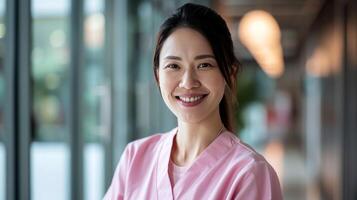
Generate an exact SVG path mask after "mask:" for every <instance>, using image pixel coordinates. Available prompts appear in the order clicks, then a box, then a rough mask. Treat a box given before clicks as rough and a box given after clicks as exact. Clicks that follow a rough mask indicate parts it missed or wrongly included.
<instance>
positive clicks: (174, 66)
mask: <svg viewBox="0 0 357 200" xmlns="http://www.w3.org/2000/svg"><path fill="white" fill-rule="evenodd" d="M179 68H180V67H179V66H178V65H177V64H168V65H166V66H165V67H164V69H179Z"/></svg>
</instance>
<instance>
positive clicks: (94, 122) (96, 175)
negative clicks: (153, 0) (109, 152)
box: [80, 0, 110, 200]
mask: <svg viewBox="0 0 357 200" xmlns="http://www.w3.org/2000/svg"><path fill="white" fill-rule="evenodd" d="M84 15H85V17H84V33H83V34H84V48H85V53H84V68H83V72H82V73H80V74H82V75H83V77H82V80H83V81H84V83H83V85H84V91H83V97H84V98H83V99H82V105H83V108H84V109H83V116H82V119H83V122H82V126H81V128H82V133H83V134H84V136H83V138H84V140H85V144H84V155H83V156H84V165H83V166H84V173H85V174H84V180H83V182H84V199H89V200H92V199H93V200H94V199H101V198H102V197H103V195H104V169H105V167H104V146H103V139H104V137H105V136H108V135H109V121H110V101H109V100H110V96H109V95H110V94H109V91H110V89H109V79H108V75H107V70H106V68H105V64H104V59H105V56H104V41H105V40H104V36H105V18H104V0H85V1H84Z"/></svg>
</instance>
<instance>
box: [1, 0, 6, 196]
mask: <svg viewBox="0 0 357 200" xmlns="http://www.w3.org/2000/svg"><path fill="white" fill-rule="evenodd" d="M5 7H6V1H5V0H0V177H1V178H0V199H5V195H6V193H5V191H6V188H5V182H6V156H5V153H6V152H5V145H4V143H3V140H4V137H5V131H4V121H5V116H4V115H5V114H4V109H5V97H6V94H5V92H6V91H5V88H6V87H5V86H6V85H5V74H4V73H5V72H4V71H5V66H4V59H5V56H4V54H5V51H6V50H5V48H6V47H5Z"/></svg>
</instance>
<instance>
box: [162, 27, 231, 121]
mask: <svg viewBox="0 0 357 200" xmlns="http://www.w3.org/2000/svg"><path fill="white" fill-rule="evenodd" d="M157 74H158V80H159V86H160V90H161V94H162V97H163V99H164V101H165V103H166V105H167V106H168V107H169V109H170V110H171V111H172V112H173V113H174V114H175V115H176V117H177V118H178V119H179V120H181V121H184V122H188V123H199V122H202V121H203V120H205V119H208V118H210V117H219V103H220V101H221V100H222V98H223V95H224V88H225V80H224V77H223V76H222V74H221V72H220V70H219V67H218V64H217V61H216V59H215V57H214V54H213V51H212V49H211V46H210V44H209V43H208V41H207V40H206V38H205V37H204V36H203V35H201V34H200V33H199V32H197V31H195V30H193V29H191V28H179V29H177V30H175V31H174V32H173V33H171V35H170V36H169V37H168V38H167V39H166V41H165V42H164V44H163V46H162V49H161V52H160V65H159V68H158V71H157ZM217 115H218V116H217Z"/></svg>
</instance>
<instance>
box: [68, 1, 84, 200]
mask: <svg viewBox="0 0 357 200" xmlns="http://www.w3.org/2000/svg"><path fill="white" fill-rule="evenodd" d="M70 24H71V26H70V37H71V50H70V52H71V65H70V69H69V76H70V102H71V103H70V106H69V112H68V113H69V115H70V116H69V127H70V134H69V140H70V141H69V142H70V149H71V164H70V166H71V184H72V185H71V199H73V200H82V199H83V134H82V133H81V128H80V125H81V122H82V120H81V119H80V118H81V100H80V98H81V91H83V90H82V78H81V74H82V73H81V72H82V71H83V0H72V1H71V18H70Z"/></svg>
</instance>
